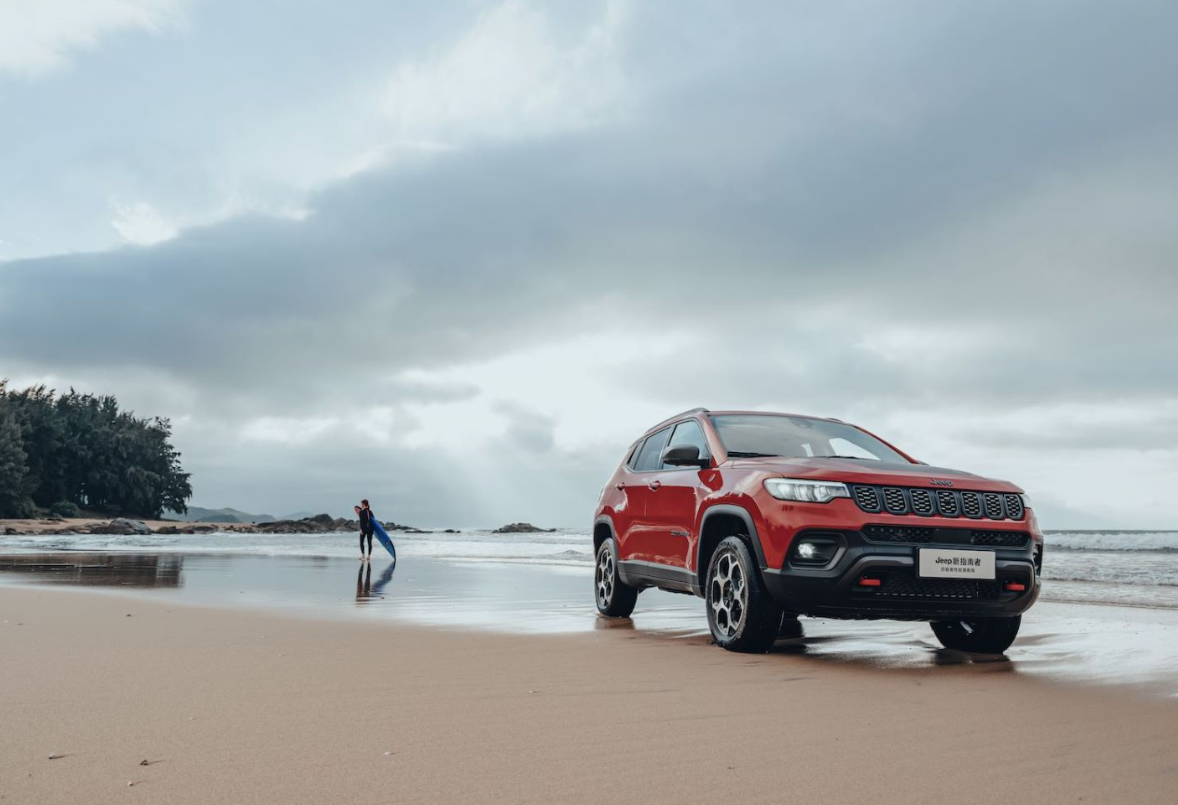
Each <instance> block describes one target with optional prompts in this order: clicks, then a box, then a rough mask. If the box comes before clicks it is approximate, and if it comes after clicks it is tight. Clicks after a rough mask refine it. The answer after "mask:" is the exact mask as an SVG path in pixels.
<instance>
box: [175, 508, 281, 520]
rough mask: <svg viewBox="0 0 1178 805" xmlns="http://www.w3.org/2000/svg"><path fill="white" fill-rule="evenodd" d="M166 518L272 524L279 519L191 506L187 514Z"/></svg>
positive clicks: (176, 513) (230, 510)
mask: <svg viewBox="0 0 1178 805" xmlns="http://www.w3.org/2000/svg"><path fill="white" fill-rule="evenodd" d="M164 516H165V517H167V518H168V519H169V520H181V521H183V522H185V523H198V522H199V523H272V522H274V521H275V520H276V519H278V518H276V517H274V516H273V515H270V514H250V513H249V512H243V511H240V510H238V509H205V508H201V507H200V506H189V507H188V513H187V514H180V513H178V512H164Z"/></svg>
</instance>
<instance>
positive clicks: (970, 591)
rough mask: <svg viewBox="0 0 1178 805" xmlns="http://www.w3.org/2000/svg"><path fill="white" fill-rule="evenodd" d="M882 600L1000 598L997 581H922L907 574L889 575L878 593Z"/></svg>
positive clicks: (972, 599) (982, 599)
mask: <svg viewBox="0 0 1178 805" xmlns="http://www.w3.org/2000/svg"><path fill="white" fill-rule="evenodd" d="M876 595H877V596H879V597H881V598H927V599H942V600H943V599H956V600H959V601H991V600H993V599H995V598H997V597H998V582H996V581H966V580H964V579H922V578H920V577H919V576H909V575H907V574H905V573H889V574H888V575H887V576H885V577H884V579H883V584H882V585H881V586H880V587H879V592H877V593H876Z"/></svg>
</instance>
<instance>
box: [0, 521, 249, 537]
mask: <svg viewBox="0 0 1178 805" xmlns="http://www.w3.org/2000/svg"><path fill="white" fill-rule="evenodd" d="M113 519H115V518H114V517H63V518H58V519H54V520H46V519H40V518H38V519H24V520H21V519H4V520H0V534H3V533H4V532H5V530H6V529H12V531H13V533H18V534H46V535H48V534H59V533H61V532H63V531H69V530H70V529H81V530H84V529H89V528H91V527H93V526H98V525H106V524H107V523H109V522H111V520H113ZM130 519H132V520H136V521H138V522H141V523H143V524H144V525H146V526H147V527H148V528H150V529H151V530H152V531H157V530H158V529H161V528H178V529H187V528H203V529H215V530H217V531H222V532H225V533H233V532H235V531H242V530H247V531H248V530H249V529H250V528H252V527H253V526H252V524H251V523H202V522H198V521H195V520H194V521H191V522H189V521H186V520H145V519H143V518H140V517H131V518H130Z"/></svg>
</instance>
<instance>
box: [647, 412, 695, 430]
mask: <svg viewBox="0 0 1178 805" xmlns="http://www.w3.org/2000/svg"><path fill="white" fill-rule="evenodd" d="M706 413H708V409H707V408H689V409H688V410H686V411H680V412H679V413H677V414H675V415H674V416H669V417H667V418H666V419H664V420H663V421H662V422H660V423H659V424H657V425H655V426H653V427H651V428H648V429H647V433H649V432H650V431H652V430H658V429H659V428H661V427H662V426H663V425H666V424H668V423H671V422H674V421H675V420H676V419H679V418H681V417H685V416H687V415H688V414H706Z"/></svg>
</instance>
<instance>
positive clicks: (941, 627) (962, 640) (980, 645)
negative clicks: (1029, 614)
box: [930, 615, 1023, 654]
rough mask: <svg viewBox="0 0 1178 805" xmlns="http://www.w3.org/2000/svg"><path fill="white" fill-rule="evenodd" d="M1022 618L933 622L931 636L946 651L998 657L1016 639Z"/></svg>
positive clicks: (1017, 616)
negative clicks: (935, 638)
mask: <svg viewBox="0 0 1178 805" xmlns="http://www.w3.org/2000/svg"><path fill="white" fill-rule="evenodd" d="M1022 622H1023V617H1022V615H1015V616H1014V617H1013V618H967V619H964V620H955V621H933V622H932V623H931V624H930V625H931V626H932V627H933V634H935V635H936V636H937V639H938V640H940V641H941V645H942V646H944V647H945V648H951V649H954V650H956V651H972V652H976V653H978V654H1001V653H1002V652H1004V651H1006V650H1007V649H1008V648H1010V644H1011V643H1013V642H1014V639H1015V637H1017V636H1018V628H1019V626H1020V625H1021V624H1022Z"/></svg>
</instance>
